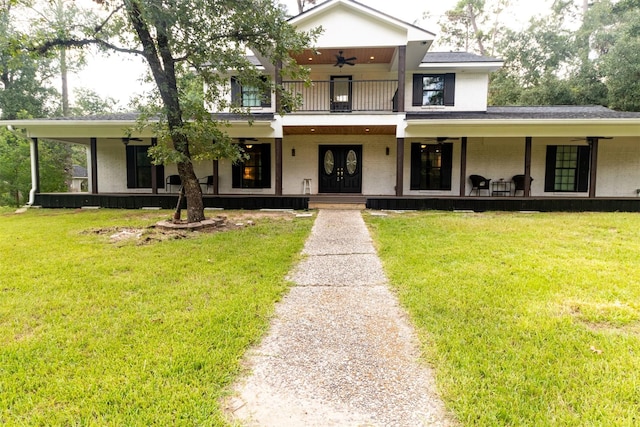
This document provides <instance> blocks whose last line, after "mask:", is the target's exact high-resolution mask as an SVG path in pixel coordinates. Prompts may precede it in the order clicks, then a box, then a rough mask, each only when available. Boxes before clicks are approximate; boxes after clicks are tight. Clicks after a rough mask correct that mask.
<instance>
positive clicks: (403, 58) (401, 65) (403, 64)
mask: <svg viewBox="0 0 640 427" xmlns="http://www.w3.org/2000/svg"><path fill="white" fill-rule="evenodd" d="M406 68H407V46H398V112H399V113H404V111H405V110H404V92H405V76H406Z"/></svg>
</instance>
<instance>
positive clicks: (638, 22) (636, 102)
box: [594, 0, 640, 111]
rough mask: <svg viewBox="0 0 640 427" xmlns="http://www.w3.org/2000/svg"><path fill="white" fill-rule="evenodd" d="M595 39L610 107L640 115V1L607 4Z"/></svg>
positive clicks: (598, 61) (625, 0)
mask: <svg viewBox="0 0 640 427" xmlns="http://www.w3.org/2000/svg"><path fill="white" fill-rule="evenodd" d="M605 6H606V7H603V10H602V11H601V15H600V17H601V18H600V19H601V22H603V23H604V25H602V26H601V27H600V29H599V31H598V32H597V34H596V37H594V40H595V44H596V47H597V49H598V51H597V52H598V58H597V63H598V65H599V67H600V68H601V70H602V73H603V75H604V76H606V84H607V87H608V89H609V105H610V106H611V107H612V108H615V109H619V110H624V111H640V83H639V82H640V1H638V0H622V1H620V2H618V3H615V4H613V3H611V2H609V1H607V2H606V5H605Z"/></svg>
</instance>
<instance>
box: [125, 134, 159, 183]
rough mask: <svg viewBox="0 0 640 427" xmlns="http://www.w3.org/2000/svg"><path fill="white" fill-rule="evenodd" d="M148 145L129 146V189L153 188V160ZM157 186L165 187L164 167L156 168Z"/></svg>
mask: <svg viewBox="0 0 640 427" xmlns="http://www.w3.org/2000/svg"><path fill="white" fill-rule="evenodd" d="M148 149H149V146H148V145H128V146H127V188H151V168H152V165H151V158H150V157H149V155H148V154H147V150H148ZM156 186H157V187H160V188H162V187H163V186H164V166H162V165H157V166H156Z"/></svg>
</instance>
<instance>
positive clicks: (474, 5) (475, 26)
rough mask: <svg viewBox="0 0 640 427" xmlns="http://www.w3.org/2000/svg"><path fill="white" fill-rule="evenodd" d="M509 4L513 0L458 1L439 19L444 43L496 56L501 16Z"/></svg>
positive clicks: (466, 50) (500, 32)
mask: <svg viewBox="0 0 640 427" xmlns="http://www.w3.org/2000/svg"><path fill="white" fill-rule="evenodd" d="M510 5H511V0H458V3H456V6H455V7H454V8H453V9H451V10H449V11H447V12H446V14H445V19H444V20H441V21H440V28H441V30H442V33H443V35H442V37H441V43H444V44H447V45H450V46H453V47H454V48H457V49H463V50H464V51H465V52H476V53H478V54H480V55H483V56H493V55H494V54H495V49H496V45H497V43H498V41H499V40H500V39H501V38H502V36H503V32H504V26H503V25H502V24H501V21H500V16H501V14H502V12H503V11H504V10H505V9H507V8H508V7H509V6H510Z"/></svg>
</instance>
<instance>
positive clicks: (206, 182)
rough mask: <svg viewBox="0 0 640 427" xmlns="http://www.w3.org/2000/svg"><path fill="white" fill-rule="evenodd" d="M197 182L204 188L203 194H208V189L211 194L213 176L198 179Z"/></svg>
mask: <svg viewBox="0 0 640 427" xmlns="http://www.w3.org/2000/svg"><path fill="white" fill-rule="evenodd" d="M199 182H200V186H201V187H203V186H204V190H205V192H207V193H208V192H209V189H211V192H213V175H208V176H205V177H204V178H200V181H199Z"/></svg>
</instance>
